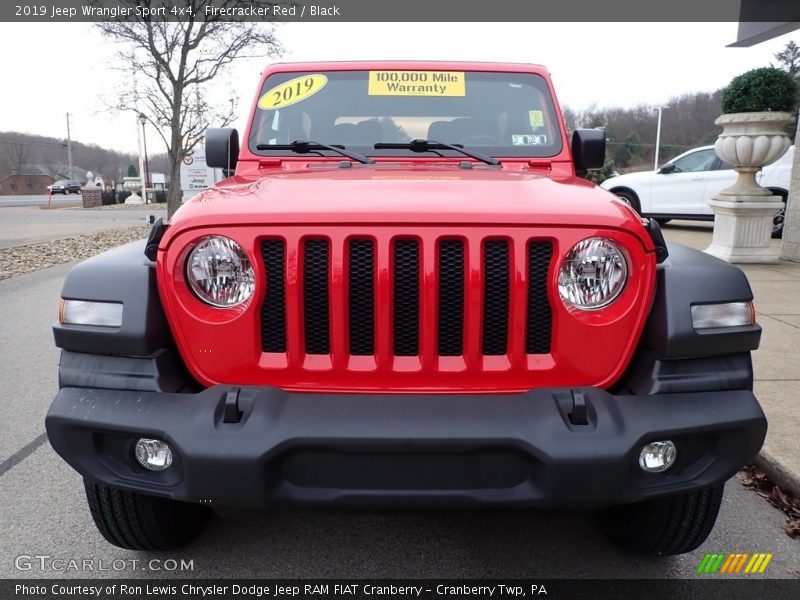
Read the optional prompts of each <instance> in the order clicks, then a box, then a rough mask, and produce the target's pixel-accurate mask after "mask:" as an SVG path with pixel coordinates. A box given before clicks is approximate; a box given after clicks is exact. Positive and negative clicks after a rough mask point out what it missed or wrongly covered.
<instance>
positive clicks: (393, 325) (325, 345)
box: [261, 236, 553, 357]
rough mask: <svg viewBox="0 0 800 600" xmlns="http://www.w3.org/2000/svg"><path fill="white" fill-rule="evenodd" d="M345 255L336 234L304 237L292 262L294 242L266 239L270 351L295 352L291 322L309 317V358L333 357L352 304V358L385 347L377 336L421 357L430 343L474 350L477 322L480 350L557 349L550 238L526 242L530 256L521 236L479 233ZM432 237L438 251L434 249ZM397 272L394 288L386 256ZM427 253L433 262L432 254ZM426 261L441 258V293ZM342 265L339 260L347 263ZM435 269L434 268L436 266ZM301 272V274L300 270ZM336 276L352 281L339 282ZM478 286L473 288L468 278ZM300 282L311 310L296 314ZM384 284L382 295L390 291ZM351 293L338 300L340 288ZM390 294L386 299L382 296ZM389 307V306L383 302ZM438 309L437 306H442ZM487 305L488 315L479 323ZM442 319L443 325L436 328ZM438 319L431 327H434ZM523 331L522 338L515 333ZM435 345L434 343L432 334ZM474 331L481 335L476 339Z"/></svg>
mask: <svg viewBox="0 0 800 600" xmlns="http://www.w3.org/2000/svg"><path fill="white" fill-rule="evenodd" d="M343 243H344V248H343V251H342V252H341V253H340V254H338V256H340V257H341V258H340V260H339V261H334V260H332V256H337V254H335V253H332V251H331V244H332V239H331V238H327V237H323V236H320V237H314V236H309V237H304V238H302V239H301V240H299V247H298V258H297V261H296V262H295V263H291V261H288V262H287V248H286V240H284V239H280V238H279V239H265V240H263V241H262V242H261V256H262V260H263V263H264V273H265V275H266V281H267V284H266V292H265V295H264V299H263V303H262V308H261V348H262V350H263V351H264V352H270V353H283V352H286V350H287V346H288V344H289V341H288V340H287V329H289V330H291V328H288V327H287V319H288V318H290V315H292V314H294V315H301V322H302V337H303V347H302V352H303V353H305V354H307V355H327V354H330V353H331V352H332V351H333V350H332V348H334V347H335V344H334V343H333V340H332V335H334V329H336V328H335V327H332V326H331V314H332V310H331V307H332V306H334V305H335V306H343V307H344V309H345V310H344V311H343V313H342V314H343V317H344V318H345V320H346V326H345V328H344V329H343V330H342V329H339V330H340V331H346V335H345V337H346V340H347V343H346V344H345V352H346V353H347V354H349V355H351V356H372V355H375V354H376V353H378V343H377V340H376V337H377V336H379V335H380V332H381V331H383V332H386V334H387V335H389V336H390V337H391V343H390V352H391V354H392V355H393V356H397V357H413V356H421V355H422V354H423V352H424V348H426V347H427V348H429V349H430V350H432V351H433V353H434V354H436V355H438V356H442V357H448V356H461V355H464V354H466V352H467V349H466V348H465V345H466V344H467V343H468V339H469V338H470V335H469V334H468V333H467V331H466V330H467V327H468V325H467V324H468V322H471V323H479V327H480V336H479V337H478V338H475V339H477V340H478V344H479V350H478V352H479V353H480V354H482V355H483V356H502V355H507V354H509V353H510V352H511V349H512V348H514V347H520V348H522V349H523V350H524V352H525V353H527V354H547V353H549V352H550V341H551V337H552V332H551V329H552V309H551V306H550V300H549V298H550V295H549V293H548V289H547V282H548V270H549V268H550V262H551V258H552V253H553V247H552V244H551V243H550V242H549V241H545V240H537V239H531V240H527V242H526V243H525V244H524V254H525V256H519V255H518V254H521V252H519V251H518V252H517V253H516V254H515V252H514V248H515V246H514V242H513V241H512V240H509V239H505V238H492V237H486V238H483V239H480V238H478V239H472V238H462V237H455V236H453V237H440V238H438V239H435V240H431V241H430V242H426V241H423V240H422V239H420V238H416V237H411V236H398V237H395V238H393V239H391V240H389V241H388V242H381V241H379V240H376V239H372V238H369V237H366V236H364V237H358V236H355V237H349V238H348V239H346V240H344V241H343ZM425 243H433V244H434V246H435V248H434V251H433V252H432V253H431V252H426V251H425V250H426V248H425V247H424V244H425ZM471 244H477V245H479V253H480V260H479V261H478V260H473V264H472V266H471V267H470V265H469V264H468V263H469V251H470V245H471ZM382 253H386V254H384V256H385V259H384V260H385V261H386V264H387V266H388V267H389V269H387V274H388V286H381V285H379V283H378V273H379V269H378V266H377V264H376V261H377V259H378V257H379V256H380V255H381V254H382ZM426 257H427V258H426ZM423 260H433V261H434V262H435V271H432V272H434V273H435V281H434V283H435V288H436V289H435V291H429V290H426V287H425V285H424V277H425V268H424V267H425V265H423ZM337 262H338V264H337ZM430 266H431V265H428V267H429V271H430ZM292 269H296V270H297V271H298V272H297V273H292V272H291V270H292ZM333 277H337V278H342V279H343V281H341V282H338V285H337V284H336V283H333V279H332V278H333ZM476 278H477V282H479V285H478V286H477V287H475V286H470V287H471V289H473V288H474V289H476V290H479V292H472V294H471V295H470V294H469V293H468V284H469V283H470V282H473V283H475V282H476ZM288 281H297V282H298V285H299V288H300V290H299V291H300V293H298V294H296V295H294V296H293V297H294V298H296V299H297V300H296V301H297V302H299V303H300V304H301V306H299V307H296V308H297V310H295V311H292V310H288V311H287V303H288V302H289V301H290V299H289V298H288V297H287V282H288ZM381 290H382V292H381ZM337 293H338V294H341V296H342V297H341V298H333V297H332V295H333V294H337ZM381 293H383V295H384V296H386V297H383V298H379V297H378V295H379V294H381ZM515 298H516V299H522V298H524V310H525V323H524V331H519V329H520V328H519V327H517V328H515V327H513V323H512V322H511V320H510V313H511V311H512V310H514V307H513V306H512V302H513V301H514V299H515ZM387 304H388V306H389V309H388V312H386V311H385V310H382V309H381V306H384V305H387ZM434 306H435V308H434ZM475 310H479V312H480V320H479V321H478V320H477V319H474V318H473V319H470V312H471V311H473V312H474V311H475ZM431 321H432V322H433V326H432V327H431V326H429V325H430V324H431ZM426 323H427V324H428V325H425V324H426ZM517 335H522V336H523V337H524V340H522V341H521V343H520V344H516V345H515V344H512V343H511V340H510V336H517ZM428 336H431V337H432V341H431V342H430V343H427V344H426V337H428ZM473 337H474V336H473Z"/></svg>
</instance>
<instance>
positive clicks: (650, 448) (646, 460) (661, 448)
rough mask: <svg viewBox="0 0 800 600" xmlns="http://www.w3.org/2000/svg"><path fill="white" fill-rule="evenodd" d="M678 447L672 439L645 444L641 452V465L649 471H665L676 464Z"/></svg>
mask: <svg viewBox="0 0 800 600" xmlns="http://www.w3.org/2000/svg"><path fill="white" fill-rule="evenodd" d="M676 458H678V449H677V448H676V447H675V444H674V443H673V442H672V441H671V440H664V441H662V442H650V443H649V444H645V446H644V448H642V452H641V453H640V454H639V466H640V467H641V468H642V471H646V472H647V473H663V472H664V471H666V470H667V469H669V468H670V467H671V466H672V465H674V464H675V459H676Z"/></svg>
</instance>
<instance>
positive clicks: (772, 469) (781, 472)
mask: <svg viewBox="0 0 800 600" xmlns="http://www.w3.org/2000/svg"><path fill="white" fill-rule="evenodd" d="M753 462H754V463H755V464H756V466H758V467H759V468H760V469H761V470H762V471H764V473H766V474H767V476H768V477H769V478H770V479H771V480H772V481H773V483H775V485H777V486H778V487H780V488H781V489H783V490H784V491H786V492H789V493H790V494H792V496H793V497H795V498H800V476H798V474H797V469H793V468H791V467H787V466H786V465H782V464H781V463H780V461H778V460H776V459H775V458H774V457H773V456H771V455H770V454H769V452H765V451H764V450H762V451H761V452H759V453H758V455H757V456H756V457H755V458H754V459H753Z"/></svg>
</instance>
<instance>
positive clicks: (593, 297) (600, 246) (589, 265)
mask: <svg viewBox="0 0 800 600" xmlns="http://www.w3.org/2000/svg"><path fill="white" fill-rule="evenodd" d="M627 279H628V264H627V262H626V261H625V256H624V255H623V254H622V251H621V250H620V249H619V247H617V245H616V244H614V242H612V241H611V240H607V239H605V238H587V239H585V240H581V241H580V242H578V243H577V244H575V246H573V247H572V250H570V251H569V252H568V253H567V256H566V257H565V258H564V263H563V264H562V265H561V271H560V272H559V274H558V292H559V294H560V295H561V299H562V300H563V301H564V303H565V304H567V305H568V306H573V307H575V308H579V309H581V310H594V309H597V308H603V307H604V306H608V305H609V304H611V303H612V302H613V301H614V300H616V299H617V297H618V296H619V295H620V294H621V293H622V290H623V288H624V287H625V282H626V280H627Z"/></svg>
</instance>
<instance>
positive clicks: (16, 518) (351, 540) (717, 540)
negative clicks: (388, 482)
mask: <svg viewBox="0 0 800 600" xmlns="http://www.w3.org/2000/svg"><path fill="white" fill-rule="evenodd" d="M68 268H69V265H61V266H57V267H52V268H49V269H44V270H41V271H37V272H34V273H30V274H27V275H22V276H18V277H14V278H11V279H8V280H5V281H0V315H2V325H1V326H0V381H2V386H0V524H2V526H1V527H0V577H30V578H41V577H60V576H64V577H79V576H84V577H86V576H102V577H176V576H183V577H191V578H200V577H275V578H290V577H302V578H311V577H319V578H359V577H392V578H394V577H396V578H406V577H430V578H466V577H469V578H512V577H554V578H558V577H565V578H578V577H614V578H671V579H682V578H691V577H694V576H695V569H696V568H697V565H698V564H699V563H700V561H701V559H702V557H703V556H704V553H705V552H710V551H720V552H772V553H774V555H775V557H774V559H773V561H772V563H771V564H770V566H769V568H768V569H767V572H766V576H769V577H776V578H798V577H800V543H798V541H796V540H792V539H790V538H789V537H787V536H786V535H785V534H784V533H783V523H784V518H783V515H782V513H780V512H778V511H777V510H775V509H774V508H772V507H771V506H769V505H768V504H767V503H766V502H765V501H764V500H762V499H761V498H759V497H758V496H757V495H756V494H755V493H753V492H751V491H749V490H746V489H745V488H743V487H742V486H741V485H740V484H739V483H738V482H737V481H736V480H733V481H730V482H729V483H728V485H727V492H726V496H725V500H724V504H723V509H722V514H721V516H720V519H719V521H718V523H717V527H716V528H715V530H714V532H713V533H712V536H711V538H710V539H709V541H708V542H707V543H706V544H705V545H704V546H703V547H701V548H700V549H699V550H697V551H695V552H693V553H691V554H687V555H683V556H680V557H670V558H660V559H659V558H641V557H637V556H632V555H629V554H626V553H623V552H621V551H619V550H618V549H616V548H615V547H614V546H613V545H612V544H611V543H609V542H608V541H607V540H606V539H605V538H604V537H603V536H602V535H601V534H599V533H598V532H597V531H596V530H595V529H594V527H593V525H592V516H591V515H590V514H587V513H566V512H518V511H514V512H497V511H481V512H476V511H424V512H415V511H412V510H408V511H388V510H387V511H349V512H346V511H330V510H319V511H310V510H281V511H275V512H272V513H266V514H262V515H259V516H256V517H254V518H250V519H246V520H222V519H216V520H214V521H213V522H212V524H211V526H210V527H209V529H208V530H207V531H205V532H204V533H203V534H202V535H201V537H200V538H199V540H198V541H197V542H196V543H195V544H194V545H193V546H191V547H190V548H188V549H185V550H182V551H179V552H172V553H168V554H147V553H144V554H142V553H135V552H128V551H125V550H121V549H118V548H116V547H114V546H111V545H109V544H107V543H106V542H105V541H104V540H103V539H102V538H101V537H100V535H99V534H98V533H97V531H96V530H95V528H94V525H93V524H92V522H91V519H90V516H89V513H88V510H87V508H86V503H85V499H84V497H83V491H82V485H81V480H80V478H79V477H78V475H77V474H76V473H74V472H73V471H72V470H71V469H70V468H69V467H68V466H67V465H66V464H65V463H64V462H63V461H62V460H61V459H60V458H59V457H58V456H57V455H56V454H55V453H54V452H53V451H52V450H51V448H50V446H49V445H48V443H47V441H46V439H45V437H44V434H43V431H44V429H43V420H44V416H45V413H46V411H47V408H48V405H49V403H50V401H51V399H52V397H53V395H54V393H55V391H56V388H57V361H58V353H57V350H56V349H55V348H54V346H53V342H52V336H51V333H50V325H51V323H52V321H53V320H54V318H55V316H56V301H57V298H58V295H59V290H60V287H61V282H62V279H63V277H64V274H65V273H66V272H67V270H68ZM35 555H42V556H46V557H49V559H45V562H49V560H52V559H64V560H70V559H78V560H80V561H83V560H85V559H91V560H94V561H95V562H94V563H93V564H94V565H95V566H96V567H97V568H99V566H100V565H101V564H105V565H106V568H109V565H112V564H113V565H117V566H120V567H121V570H114V569H113V568H109V570H107V571H95V572H94V573H91V572H89V573H87V572H76V571H66V572H65V571H56V570H53V569H49V568H46V569H44V570H42V569H41V568H40V567H39V564H38V562H37V561H39V560H41V559H35V560H32V561H31V560H28V559H26V558H24V557H25V556H35ZM19 556H23V558H22V559H18V558H17V557H19ZM153 558H156V559H160V560H162V561H165V559H168V558H171V559H176V560H177V561H178V563H180V561H181V559H183V560H184V561H192V565H193V569H192V570H191V571H188V572H187V571H184V572H180V571H177V572H176V571H172V570H164V569H162V570H160V571H159V570H155V571H154V570H134V567H133V563H132V562H131V561H132V560H139V561H148V560H150V559H153ZM20 560H21V562H20ZM101 560H102V561H103V563H100V562H99V561H101ZM115 560H121V561H124V562H117V563H114V562H113V561H115ZM15 564H19V565H21V566H22V567H26V565H28V564H30V565H31V569H30V570H23V571H21V570H18V569H17V568H16V566H15ZM145 564H146V563H145ZM160 564H162V565H166V564H167V563H166V562H162V563H160ZM169 564H170V565H171V563H169ZM139 566H142V563H141V562H140V563H139ZM156 566H158V565H156ZM706 577H708V576H706Z"/></svg>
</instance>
